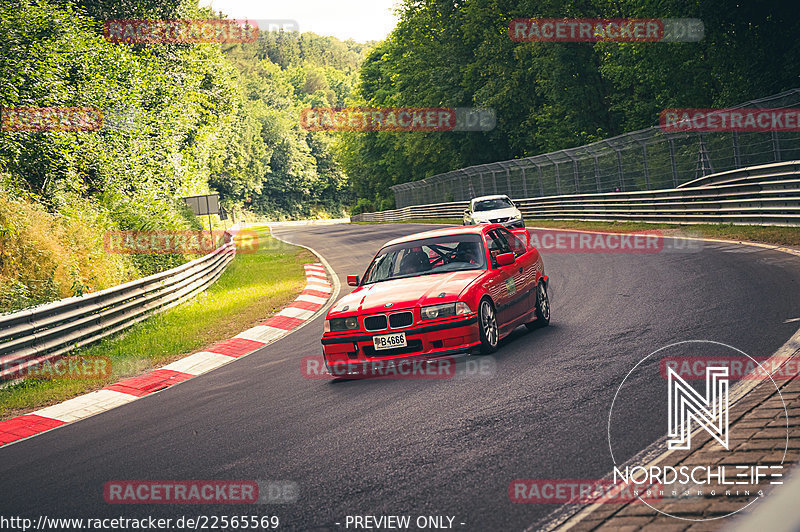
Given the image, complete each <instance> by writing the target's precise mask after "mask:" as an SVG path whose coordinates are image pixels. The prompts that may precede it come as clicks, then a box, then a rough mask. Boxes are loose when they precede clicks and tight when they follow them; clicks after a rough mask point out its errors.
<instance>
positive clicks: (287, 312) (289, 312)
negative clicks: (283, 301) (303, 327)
mask: <svg viewBox="0 0 800 532" xmlns="http://www.w3.org/2000/svg"><path fill="white" fill-rule="evenodd" d="M278 315H279V316H287V317H289V318H300V319H301V320H304V319H307V318H310V317H311V316H313V315H314V311H313V310H306V309H302V308H296V307H286V308H285V309H283V310H282V311H280V312H278Z"/></svg>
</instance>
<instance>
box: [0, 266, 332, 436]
mask: <svg viewBox="0 0 800 532" xmlns="http://www.w3.org/2000/svg"><path fill="white" fill-rule="evenodd" d="M305 270H306V286H305V289H304V290H303V292H302V293H301V294H300V295H299V296H298V297H297V299H295V300H294V301H293V302H292V303H291V304H290V305H289V306H287V307H286V308H284V309H283V310H281V311H280V312H278V313H277V314H276V315H275V316H273V317H271V318H270V319H268V320H267V321H265V322H264V323H261V324H259V325H256V326H255V327H253V328H251V329H248V330H246V331H244V332H242V333H240V334H237V335H236V336H235V337H233V338H231V339H230V340H225V341H223V342H220V343H218V344H215V345H213V346H211V347H209V348H208V350H206V351H200V352H199V353H194V354H192V355H189V356H187V357H185V358H182V359H180V360H177V361H175V362H173V363H171V364H168V365H166V366H164V367H162V368H159V369H156V370H153V371H151V372H149V373H145V374H143V375H139V376H137V377H132V378H129V379H124V380H121V381H119V382H117V383H114V384H111V385H109V386H106V387H105V388H103V389H102V390H97V391H96V392H91V393H87V394H85V395H81V396H79V397H75V398H73V399H69V400H67V401H64V402H63V403H59V404H57V405H53V406H48V407H47V408H42V409H41V410H37V411H35V412H33V413H31V414H25V415H22V416H18V417H15V418H12V419H8V420H6V421H2V422H0V446H4V445H8V444H10V443H13V442H15V441H18V440H21V439H24V438H28V437H30V436H34V435H36V434H40V433H42V432H45V431H48V430H51V429H54V428H56V427H60V426H62V425H65V424H67V423H72V422H73V421H78V420H80V419H84V418H87V417H89V416H93V415H94V414H99V413H100V412H105V411H106V410H111V409H112V408H116V407H118V406H120V405H124V404H125V403H129V402H131V401H135V400H136V399H138V398H140V397H144V396H145V395H149V394H151V393H154V392H157V391H160V390H163V389H165V388H168V387H170V386H172V385H173V384H177V383H179V382H183V381H185V380H188V379H191V378H192V377H196V376H198V375H202V374H203V373H206V372H208V371H211V370H212V369H215V368H218V367H220V366H222V365H224V364H227V363H229V362H232V361H233V360H236V359H237V358H239V357H242V356H244V355H248V354H250V353H252V352H254V351H256V350H257V349H260V348H262V347H264V346H265V345H267V344H268V343H271V342H274V341H275V340H277V339H279V338H282V337H283V336H286V335H287V334H289V333H290V332H291V331H292V330H294V329H295V328H297V327H298V326H299V325H301V324H303V323H305V322H306V321H307V320H308V319H310V318H311V317H312V316H314V314H315V313H317V312H318V311H319V310H320V309H321V308H322V307H323V306H324V305H325V304H326V303H327V302H328V299H329V298H330V296H331V293H332V292H333V287H332V286H331V283H330V282H329V281H328V277H327V275H326V273H325V268H324V267H323V265H322V264H320V263H315V264H306V265H305Z"/></svg>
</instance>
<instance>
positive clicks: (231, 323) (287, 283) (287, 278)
mask: <svg viewBox="0 0 800 532" xmlns="http://www.w3.org/2000/svg"><path fill="white" fill-rule="evenodd" d="M252 231H253V232H255V233H256V234H257V235H258V239H259V245H258V250H257V251H256V252H255V253H248V254H244V253H239V254H237V255H236V257H235V258H234V260H233V262H231V264H229V265H228V268H227V269H226V270H225V272H224V273H223V274H222V276H221V277H220V278H219V279H218V280H217V282H216V283H214V284H213V285H212V286H211V287H209V289H208V290H206V291H205V292H203V293H202V294H199V295H197V296H196V297H194V298H193V299H191V300H190V301H187V302H185V303H183V304H182V305H178V306H177V307H174V308H172V309H170V310H168V311H166V312H164V313H161V314H157V315H155V316H152V317H150V318H148V319H147V320H145V321H143V322H141V323H139V324H137V325H135V326H133V327H132V328H130V329H128V330H127V331H126V332H124V333H122V334H120V335H116V336H114V337H112V338H108V339H106V340H103V341H101V342H99V343H97V344H95V345H93V346H89V347H86V348H84V349H80V350H78V351H76V352H74V353H73V354H75V355H79V356H107V357H109V358H110V360H111V367H112V371H111V374H110V375H109V376H108V377H107V378H105V379H92V380H88V379H50V380H45V379H27V380H25V381H22V382H20V383H17V384H13V385H11V386H8V387H5V388H3V389H0V420H4V419H8V418H10V417H14V416H17V415H20V414H24V413H27V412H30V411H32V410H36V409H38V408H42V407H44V406H48V405H51V404H56V403H59V402H61V401H64V400H66V399H69V398H71V397H75V396H77V395H81V394H84V393H87V392H90V391H93V390H97V389H100V388H102V387H104V386H107V385H109V384H112V383H114V382H117V381H119V380H120V379H124V378H127V377H132V376H135V375H139V374H141V373H144V372H146V371H149V370H151V369H154V368H157V367H159V366H163V365H165V364H168V363H170V362H172V361H174V360H177V359H179V358H182V357H184V356H186V355H188V354H191V353H194V352H197V351H201V350H202V349H203V348H204V347H208V346H210V345H212V344H214V343H216V342H219V341H222V340H226V339H228V338H231V337H232V336H235V335H237V334H238V333H240V332H241V331H243V330H245V329H248V328H250V327H252V326H253V325H256V324H257V323H260V322H262V321H264V319H266V318H268V317H269V316H271V315H273V314H275V313H276V312H278V311H279V310H280V309H281V308H283V307H284V306H286V305H287V304H288V303H290V302H291V301H293V300H294V298H295V297H297V295H298V294H299V293H300V292H301V291H302V290H303V288H304V287H305V282H306V276H305V271H304V269H303V264H305V263H308V262H316V257H315V256H314V255H313V254H311V253H309V252H308V251H306V250H305V249H303V248H300V247H296V246H290V245H288V244H284V243H283V242H280V241H279V240H277V239H274V238H272V237H271V236H270V235H269V229H267V228H266V227H256V228H253V229H252Z"/></svg>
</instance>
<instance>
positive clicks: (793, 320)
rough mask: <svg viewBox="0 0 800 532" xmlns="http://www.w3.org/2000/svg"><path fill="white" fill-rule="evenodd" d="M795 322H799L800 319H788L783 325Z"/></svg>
mask: <svg viewBox="0 0 800 532" xmlns="http://www.w3.org/2000/svg"><path fill="white" fill-rule="evenodd" d="M795 321H800V318H789V319H788V320H786V321H784V322H783V323H793V322H795Z"/></svg>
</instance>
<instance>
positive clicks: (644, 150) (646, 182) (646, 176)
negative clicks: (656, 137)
mask: <svg viewBox="0 0 800 532" xmlns="http://www.w3.org/2000/svg"><path fill="white" fill-rule="evenodd" d="M642 163H644V186H645V188H646V189H647V190H650V167H649V166H648V164H647V144H645V143H642Z"/></svg>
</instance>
